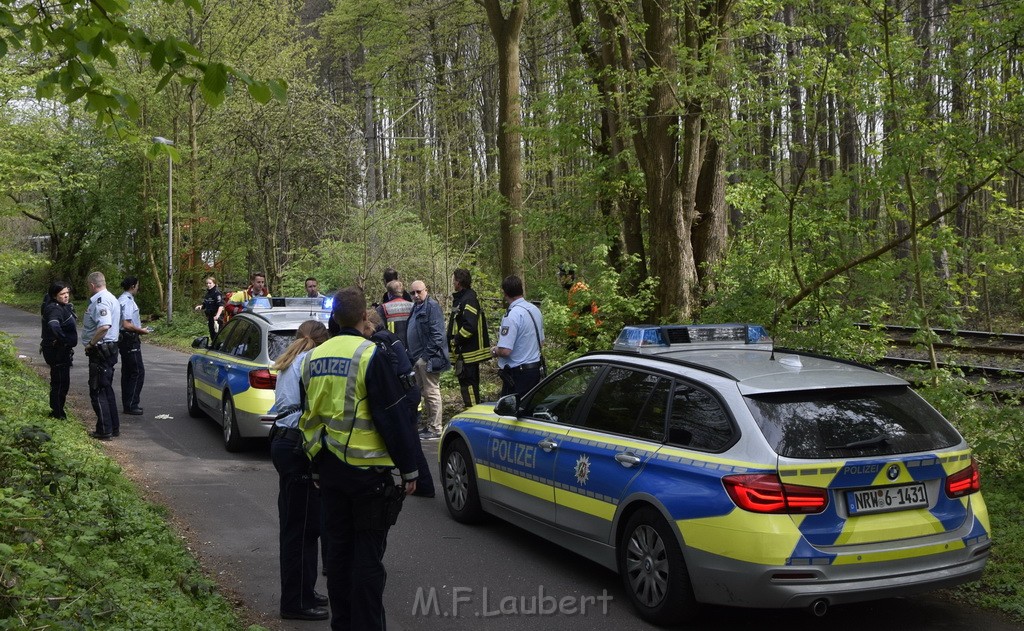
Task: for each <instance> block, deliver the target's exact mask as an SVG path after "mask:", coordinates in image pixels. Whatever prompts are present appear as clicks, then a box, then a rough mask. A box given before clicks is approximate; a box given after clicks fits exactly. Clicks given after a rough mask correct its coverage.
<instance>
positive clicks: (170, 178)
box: [153, 136, 174, 324]
mask: <svg viewBox="0 0 1024 631" xmlns="http://www.w3.org/2000/svg"><path fill="white" fill-rule="evenodd" d="M153 142H158V143H160V144H161V145H168V146H172V147H173V146H174V142H173V141H171V140H168V139H166V138H164V137H162V136H154V137H153ZM173 182H174V161H173V160H171V152H169V151H168V152H167V324H170V323H171V318H172V317H173V315H172V313H173V311H174V222H173V220H174V214H173V211H174V185H173Z"/></svg>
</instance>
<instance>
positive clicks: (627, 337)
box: [614, 324, 772, 352]
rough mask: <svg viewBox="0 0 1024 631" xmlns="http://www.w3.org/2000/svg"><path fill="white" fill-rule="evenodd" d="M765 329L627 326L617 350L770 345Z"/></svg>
mask: <svg viewBox="0 0 1024 631" xmlns="http://www.w3.org/2000/svg"><path fill="white" fill-rule="evenodd" d="M771 341H772V339H771V337H769V335H768V332H767V331H766V330H765V328H764V327H763V326H761V325H758V324H668V325H663V326H659V325H652V324H646V325H632V326H625V327H623V328H622V331H621V332H620V333H619V336H618V337H617V338H616V339H615V344H614V348H615V349H616V350H634V351H638V352H643V351H644V349H648V350H650V351H655V350H656V349H658V348H661V349H667V348H670V347H672V346H676V345H680V344H701V345H704V344H717V345H723V344H724V345H730V346H732V345H738V344H770V343H771Z"/></svg>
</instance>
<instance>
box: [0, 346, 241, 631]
mask: <svg viewBox="0 0 1024 631" xmlns="http://www.w3.org/2000/svg"><path fill="white" fill-rule="evenodd" d="M0 374H2V375H3V379H4V387H3V388H0V629H40V630H42V629H95V628H102V629H110V630H119V629H125V630H139V629H146V630H160V629H167V630H175V631H177V630H178V629H210V630H221V629H239V628H242V627H243V626H244V625H243V624H242V623H241V622H240V620H239V619H238V618H237V617H236V615H235V613H234V612H233V610H232V608H231V605H230V604H229V603H228V602H227V601H226V600H225V599H224V598H223V597H221V596H220V595H219V594H218V592H217V590H216V584H215V583H214V582H213V581H211V580H210V579H208V578H207V577H205V576H204V575H203V573H202V571H201V569H200V567H199V565H198V563H197V562H196V561H195V559H194V558H192V557H191V556H190V555H189V554H188V552H187V551H186V549H185V547H184V544H183V542H182V541H181V539H180V538H179V537H178V536H176V535H175V534H174V533H173V532H172V530H171V529H170V527H169V526H168V525H167V523H166V521H165V515H164V512H163V511H162V510H161V509H160V508H159V507H157V506H154V505H152V504H149V503H147V502H145V501H144V500H143V499H142V498H141V497H140V496H139V494H138V492H137V491H136V489H135V488H134V487H133V486H132V484H131V483H130V482H129V481H128V480H127V478H126V477H125V476H124V475H123V474H122V471H121V469H120V467H119V466H118V465H117V464H116V463H115V462H114V461H112V460H111V459H110V458H108V457H106V456H105V455H104V454H102V453H101V452H100V451H99V450H98V449H97V446H96V445H95V444H93V443H92V442H91V441H90V439H89V438H87V437H86V434H85V430H84V428H83V426H82V425H81V424H79V423H77V422H75V421H73V420H63V421H61V420H55V419H51V418H49V417H47V416H46V414H47V412H48V411H49V409H48V408H47V406H46V403H45V402H46V400H47V387H46V386H45V385H44V384H43V383H41V381H40V380H39V379H38V377H37V376H36V375H35V374H33V373H32V372H30V370H29V369H28V368H27V367H26V366H24V365H22V364H21V363H20V362H18V361H17V360H16V359H15V355H14V347H13V345H12V343H11V340H10V338H9V337H8V336H6V335H4V334H0Z"/></svg>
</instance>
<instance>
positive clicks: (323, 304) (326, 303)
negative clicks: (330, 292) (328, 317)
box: [320, 296, 334, 311]
mask: <svg viewBox="0 0 1024 631" xmlns="http://www.w3.org/2000/svg"><path fill="white" fill-rule="evenodd" d="M320 308H321V309H323V310H324V311H334V296H324V297H323V299H321V300H320Z"/></svg>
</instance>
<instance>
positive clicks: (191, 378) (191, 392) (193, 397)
mask: <svg viewBox="0 0 1024 631" xmlns="http://www.w3.org/2000/svg"><path fill="white" fill-rule="evenodd" d="M185 401H186V404H187V405H188V415H189V416H191V417H192V418H201V417H202V416H203V410H202V409H201V408H200V407H199V399H198V396H197V394H196V377H195V375H194V374H193V373H192V368H191V367H190V368H189V369H188V380H187V381H186V382H185Z"/></svg>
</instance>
